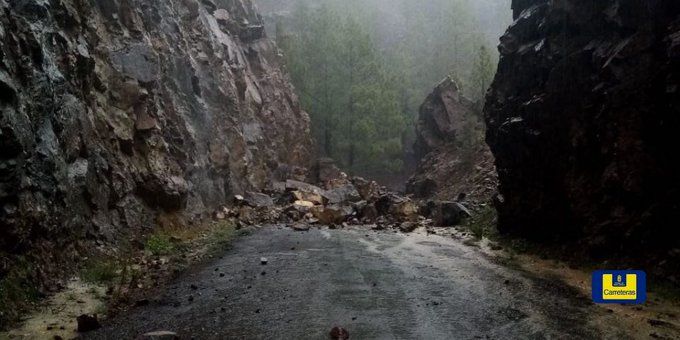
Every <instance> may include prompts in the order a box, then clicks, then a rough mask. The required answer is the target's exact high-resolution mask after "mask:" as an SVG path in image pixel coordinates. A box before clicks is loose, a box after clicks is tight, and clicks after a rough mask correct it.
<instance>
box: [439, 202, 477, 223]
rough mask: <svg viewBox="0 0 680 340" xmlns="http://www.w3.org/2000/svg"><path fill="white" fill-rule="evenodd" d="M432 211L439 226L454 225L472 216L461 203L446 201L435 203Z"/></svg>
mask: <svg viewBox="0 0 680 340" xmlns="http://www.w3.org/2000/svg"><path fill="white" fill-rule="evenodd" d="M432 213H433V218H434V220H435V224H436V225H437V226H439V227H451V226H455V225H458V224H460V223H461V222H462V221H463V220H464V219H466V218H468V217H470V216H472V214H471V213H470V211H469V210H468V209H467V208H466V207H465V206H464V205H463V204H462V203H459V202H448V201H444V202H438V203H436V204H435V207H434V209H433V212H432Z"/></svg>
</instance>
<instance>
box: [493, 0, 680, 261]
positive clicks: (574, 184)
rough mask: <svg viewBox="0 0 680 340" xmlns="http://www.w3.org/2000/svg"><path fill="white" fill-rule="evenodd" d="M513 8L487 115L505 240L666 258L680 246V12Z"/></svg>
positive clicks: (541, 0)
mask: <svg viewBox="0 0 680 340" xmlns="http://www.w3.org/2000/svg"><path fill="white" fill-rule="evenodd" d="M513 10H514V16H515V22H514V23H513V24H512V25H511V26H510V28H509V29H508V31H507V33H506V34H505V35H504V36H503V37H502V38H501V44H500V46H499V49H500V52H501V61H500V65H499V69H498V74H497V76H496V79H495V81H494V83H493V85H492V89H491V91H490V93H489V96H488V98H487V103H486V108H485V118H486V123H487V126H488V133H487V141H488V144H489V145H490V146H491V150H492V151H493V153H494V155H495V157H496V165H497V168H498V173H499V176H500V193H501V195H500V196H499V198H498V200H497V208H498V212H499V228H500V230H501V231H503V232H507V233H514V234H519V235H523V236H528V237H534V238H538V239H541V240H548V239H551V240H560V241H562V240H578V241H581V243H582V244H584V245H587V247H584V248H586V249H591V250H594V251H595V252H596V253H593V254H592V255H605V254H608V255H609V256H611V255H612V254H620V253H623V254H628V255H631V256H636V255H640V254H650V255H651V254H652V253H654V254H661V255H662V256H664V257H665V256H666V254H667V252H668V251H669V250H670V249H673V248H677V247H678V245H679V244H680V241H679V240H680V238H678V235H679V234H680V232H679V229H678V227H677V226H678V223H677V222H678V217H680V216H679V213H678V211H679V210H678V193H679V189H680V168H679V165H678V164H680V163H679V162H677V161H676V159H675V158H677V146H678V139H677V131H678V129H679V128H680V87H679V85H680V2H678V1H674V0H661V1H643V0H597V1H595V0H589V1H585V0H584V1H577V0H564V1H545V0H521V1H520V0H515V1H513ZM647 251H649V253H647ZM651 258H652V257H651V256H650V259H651ZM677 260H678V259H677V257H676V258H675V259H674V261H675V263H676V264H677V263H678V262H679V261H677ZM671 262H673V261H668V262H665V264H664V263H662V264H661V265H662V266H663V265H668V264H669V263H671Z"/></svg>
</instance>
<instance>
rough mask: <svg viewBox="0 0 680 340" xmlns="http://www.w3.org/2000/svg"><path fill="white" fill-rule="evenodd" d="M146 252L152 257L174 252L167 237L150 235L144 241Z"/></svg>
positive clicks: (173, 246) (173, 247)
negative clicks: (152, 255)
mask: <svg viewBox="0 0 680 340" xmlns="http://www.w3.org/2000/svg"><path fill="white" fill-rule="evenodd" d="M145 248H146V250H148V251H150V252H151V253H152V254H154V255H169V254H171V253H172V252H173V251H174V250H175V245H174V244H173V243H172V241H171V240H170V237H169V236H167V235H160V234H159V235H152V236H151V237H149V239H148V240H147V241H146V247H145Z"/></svg>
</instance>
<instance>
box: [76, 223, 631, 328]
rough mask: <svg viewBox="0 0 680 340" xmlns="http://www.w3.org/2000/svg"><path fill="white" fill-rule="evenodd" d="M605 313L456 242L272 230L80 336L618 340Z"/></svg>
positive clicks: (552, 282)
mask: <svg viewBox="0 0 680 340" xmlns="http://www.w3.org/2000/svg"><path fill="white" fill-rule="evenodd" d="M263 257H264V258H266V259H267V264H266V265H263V264H261V258H263ZM601 313H606V311H604V309H602V308H599V307H596V306H594V305H593V304H592V303H591V302H590V300H589V299H588V298H587V297H585V296H583V295H580V294H579V293H578V292H577V291H575V290H574V289H572V288H570V287H568V286H566V285H565V284H563V283H561V282H560V281H559V280H556V279H552V278H538V277H533V276H532V275H530V274H527V273H525V272H522V271H519V270H516V269H511V268H507V267H505V266H503V265H500V264H497V263H496V261H494V260H493V258H490V257H488V256H485V255H483V254H482V253H481V252H480V251H479V249H478V248H476V247H471V246H466V245H464V244H462V243H461V242H460V241H457V240H454V239H452V238H447V237H441V236H436V235H425V234H410V235H405V234H396V233H392V232H387V231H382V232H376V231H371V230H363V229H353V230H328V229H327V230H319V229H312V230H310V231H308V232H296V231H292V230H290V229H287V228H277V227H268V228H261V229H258V230H256V231H254V232H253V233H251V234H250V235H247V236H243V237H242V238H239V239H238V241H236V242H235V243H234V244H233V247H231V249H230V250H228V251H227V252H226V253H225V254H224V256H222V257H221V258H220V259H219V260H215V261H214V262H213V263H209V264H206V265H204V266H202V267H201V268H197V269H195V270H193V271H190V272H188V273H187V274H185V275H184V276H182V277H181V278H179V279H177V280H176V281H175V282H173V283H171V285H170V286H169V287H168V288H167V290H166V291H165V292H164V293H162V295H160V296H159V297H158V298H157V299H155V300H154V301H152V302H151V303H150V304H149V305H147V306H144V307H138V308H135V309H133V310H132V311H130V312H129V313H127V314H125V315H122V316H119V317H118V318H114V319H112V320H109V321H107V322H106V323H105V324H104V328H103V329H101V330H100V331H97V332H95V333H89V334H87V335H86V336H85V337H84V338H85V339H134V338H135V337H137V336H138V335H140V334H143V333H146V332H151V331H161V330H163V331H173V332H176V333H177V334H178V335H179V336H180V337H181V338H182V339H185V338H186V339H191V338H193V339H328V337H329V336H328V333H329V331H330V330H331V328H332V327H334V326H341V327H344V328H346V329H347V330H348V331H349V334H350V339H546V338H553V339H554V338H558V339H562V338H563V339H595V338H612V339H625V338H626V336H625V335H623V334H615V333H614V332H613V331H612V330H614V329H616V327H615V326H616V325H608V326H607V327H608V329H603V328H602V325H601V323H597V322H595V321H594V320H595V318H596V317H597V316H598V315H601Z"/></svg>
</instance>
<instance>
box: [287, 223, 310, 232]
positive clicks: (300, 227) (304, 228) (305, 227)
mask: <svg viewBox="0 0 680 340" xmlns="http://www.w3.org/2000/svg"><path fill="white" fill-rule="evenodd" d="M290 227H291V228H292V229H293V230H295V231H309V229H310V226H309V224H304V223H295V224H293V225H292V226H290Z"/></svg>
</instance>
